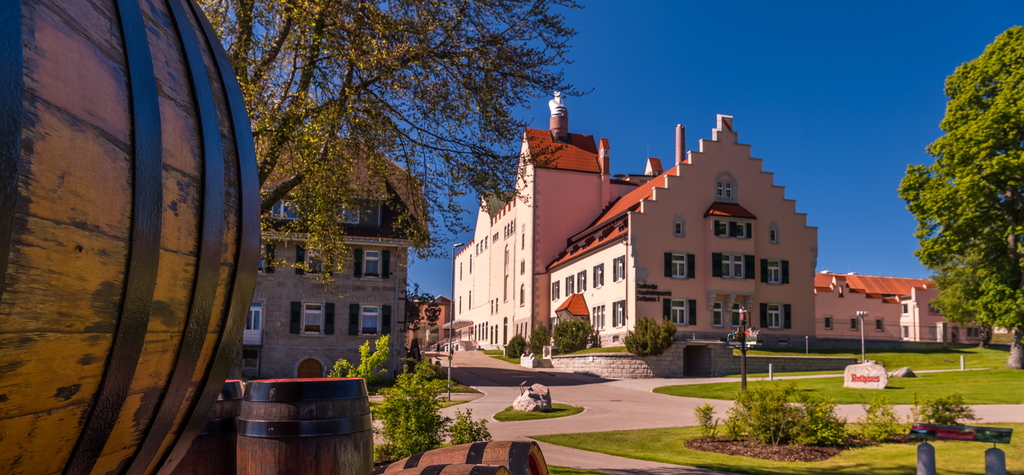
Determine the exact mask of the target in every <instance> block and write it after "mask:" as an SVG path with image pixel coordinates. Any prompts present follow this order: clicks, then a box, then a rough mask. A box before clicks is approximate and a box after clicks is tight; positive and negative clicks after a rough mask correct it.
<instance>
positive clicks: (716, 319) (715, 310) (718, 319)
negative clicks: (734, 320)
mask: <svg viewBox="0 0 1024 475" xmlns="http://www.w3.org/2000/svg"><path fill="white" fill-rule="evenodd" d="M711 326H715V327H720V326H722V302H715V303H713V304H712V306H711Z"/></svg>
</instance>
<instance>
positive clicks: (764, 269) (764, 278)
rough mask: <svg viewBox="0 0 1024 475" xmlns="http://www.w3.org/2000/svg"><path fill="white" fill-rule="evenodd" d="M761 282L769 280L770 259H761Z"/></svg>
mask: <svg viewBox="0 0 1024 475" xmlns="http://www.w3.org/2000/svg"><path fill="white" fill-rule="evenodd" d="M761 282H768V259H761Z"/></svg>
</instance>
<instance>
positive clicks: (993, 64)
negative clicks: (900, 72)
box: [899, 26, 1024, 369]
mask: <svg viewBox="0 0 1024 475" xmlns="http://www.w3.org/2000/svg"><path fill="white" fill-rule="evenodd" d="M945 92H946V96H948V97H949V103H948V104H947V106H946V116H945V118H944V119H943V120H942V122H941V124H940V127H941V128H942V130H943V131H945V132H946V133H945V135H943V136H942V137H940V138H938V139H937V140H936V141H935V142H933V143H932V144H931V145H929V146H928V149H927V150H928V153H930V154H931V155H933V156H934V157H935V163H933V164H932V165H930V166H925V165H910V166H908V167H907V175H906V176H905V177H904V178H903V181H902V183H901V184H900V189H899V193H900V197H901V198H903V199H904V200H906V201H907V208H908V209H909V210H910V212H911V213H913V214H914V216H915V217H916V218H917V222H918V226H917V232H916V236H917V238H918V242H919V243H920V248H919V249H918V250H917V251H916V252H915V255H916V256H917V257H918V258H920V259H921V262H922V263H923V264H924V265H926V266H927V267H928V268H929V269H931V270H932V271H933V272H935V274H936V276H935V280H936V282H937V283H938V285H939V289H940V290H941V291H942V295H941V296H940V297H939V299H938V301H937V302H936V303H937V306H938V307H939V309H940V310H942V311H943V312H944V314H945V315H946V317H947V318H948V319H950V320H952V321H959V322H971V321H974V322H980V323H985V324H989V325H992V326H1001V327H1006V328H1010V329H1013V331H1014V343H1013V345H1012V346H1011V350H1010V357H1009V361H1008V363H1007V366H1009V367H1012V368H1017V369H1020V368H1021V366H1022V363H1024V348H1022V346H1021V343H1020V339H1021V336H1022V332H1024V243H1022V242H1021V239H1022V237H1024V28H1022V27H1020V26H1015V27H1012V28H1010V29H1009V30H1007V31H1005V32H1003V33H1002V34H1000V35H999V36H998V37H996V39H995V42H993V43H992V44H990V45H988V47H987V48H985V51H984V53H982V55H981V56H979V57H978V58H977V59H974V60H972V61H969V62H966V63H964V64H963V65H961V66H960V67H958V68H957V69H956V71H954V72H953V74H952V75H951V76H949V78H947V79H946V88H945Z"/></svg>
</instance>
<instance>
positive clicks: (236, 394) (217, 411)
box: [172, 380, 242, 475]
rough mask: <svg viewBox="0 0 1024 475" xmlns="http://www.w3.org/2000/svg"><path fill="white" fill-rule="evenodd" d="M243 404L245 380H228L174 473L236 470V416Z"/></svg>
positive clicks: (206, 474) (208, 474)
mask: <svg viewBox="0 0 1024 475" xmlns="http://www.w3.org/2000/svg"><path fill="white" fill-rule="evenodd" d="M241 405H242V382H241V381H238V380H228V381H225V382H224V389H223V390H221V392H220V394H218V395H217V401H216V402H214V403H213V407H211V408H210V413H209V414H207V416H206V423H204V424H203V428H202V429H200V430H199V435H198V436H196V438H195V440H194V441H192V446H191V447H189V449H188V452H187V453H186V454H185V456H184V457H183V458H182V459H181V462H179V463H178V466H177V467H176V468H175V469H174V471H173V472H172V473H173V474H174V475H224V474H234V473H235V446H236V443H235V439H236V437H237V432H236V431H235V419H236V418H237V417H238V413H239V410H240V408H241Z"/></svg>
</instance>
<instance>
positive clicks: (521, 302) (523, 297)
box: [519, 284, 526, 307]
mask: <svg viewBox="0 0 1024 475" xmlns="http://www.w3.org/2000/svg"><path fill="white" fill-rule="evenodd" d="M523 305H526V284H521V285H520V286H519V306H520V307H522V306H523Z"/></svg>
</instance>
